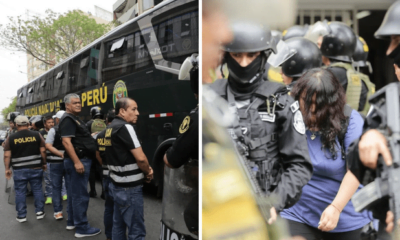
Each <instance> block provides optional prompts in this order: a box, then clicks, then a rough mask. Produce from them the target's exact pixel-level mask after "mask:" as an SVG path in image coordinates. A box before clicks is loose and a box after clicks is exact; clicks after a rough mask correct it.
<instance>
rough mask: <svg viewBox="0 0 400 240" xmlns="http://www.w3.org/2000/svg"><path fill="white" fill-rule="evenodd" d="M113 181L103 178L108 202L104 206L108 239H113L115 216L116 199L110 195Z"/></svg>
mask: <svg viewBox="0 0 400 240" xmlns="http://www.w3.org/2000/svg"><path fill="white" fill-rule="evenodd" d="M110 182H111V180H110V178H109V177H105V178H103V188H104V197H105V198H106V202H105V204H104V228H105V234H106V237H107V238H109V239H111V238H112V227H113V215H114V199H113V197H112V195H111V193H110V188H109V184H110Z"/></svg>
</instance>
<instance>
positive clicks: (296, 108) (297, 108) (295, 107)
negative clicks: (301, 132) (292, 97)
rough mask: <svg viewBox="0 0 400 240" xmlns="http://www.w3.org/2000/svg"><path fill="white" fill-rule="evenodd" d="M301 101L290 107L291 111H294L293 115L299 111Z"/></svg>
mask: <svg viewBox="0 0 400 240" xmlns="http://www.w3.org/2000/svg"><path fill="white" fill-rule="evenodd" d="M299 108H300V106H299V101H296V102H294V103H292V105H290V110H292V113H295V112H296V111H297V110H299Z"/></svg>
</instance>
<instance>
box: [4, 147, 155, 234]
mask: <svg viewBox="0 0 400 240" xmlns="http://www.w3.org/2000/svg"><path fill="white" fill-rule="evenodd" d="M4 172H5V171H4V158H3V148H2V147H0V239H5V240H7V239H8V240H25V239H26V240H28V239H29V240H36V239H40V240H58V239H75V237H74V234H75V231H67V230H66V229H65V227H66V219H67V213H66V207H67V201H63V215H64V219H63V220H59V221H56V220H55V219H54V218H53V212H54V211H53V205H45V212H46V216H45V217H44V219H42V220H37V219H36V216H35V209H34V204H33V202H34V200H33V197H27V201H26V202H27V211H28V214H27V222H24V223H19V222H17V220H15V218H16V217H17V211H16V210H15V205H10V204H8V193H6V192H5V184H6V178H5V174H4ZM43 187H44V182H43ZM96 191H97V194H98V196H97V197H96V198H90V201H89V209H88V211H87V214H88V220H89V224H90V225H91V226H93V227H97V228H100V229H101V233H100V234H99V235H97V236H94V237H89V238H85V239H93V240H95V239H103V240H105V239H106V236H105V234H104V223H103V217H104V200H103V199H101V198H100V194H101V184H100V182H99V181H96ZM161 209H162V202H161V199H158V198H156V196H155V194H154V193H153V192H147V191H145V192H144V220H145V225H146V232H147V234H146V239H150V240H157V239H159V236H160V226H161V225H160V219H161Z"/></svg>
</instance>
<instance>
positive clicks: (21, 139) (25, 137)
mask: <svg viewBox="0 0 400 240" xmlns="http://www.w3.org/2000/svg"><path fill="white" fill-rule="evenodd" d="M15 122H16V126H17V129H18V132H16V133H14V134H12V135H11V136H9V137H8V138H7V140H6V143H5V146H4V166H5V170H6V171H5V175H6V178H7V179H10V178H11V176H12V175H13V174H14V177H13V178H14V187H15V203H16V209H17V212H18V216H17V221H18V222H21V223H22V222H26V213H27V211H26V191H27V188H26V187H27V183H28V182H29V183H30V185H31V187H32V191H33V195H34V198H35V210H36V218H37V219H42V218H43V217H44V215H45V213H44V197H43V190H42V178H43V169H44V170H45V169H46V150H45V145H44V139H43V137H42V136H41V135H40V134H39V133H37V132H32V131H29V130H28V124H29V121H28V118H27V117H26V116H18V117H16V119H15ZM10 167H13V169H14V172H12V171H11V170H10Z"/></svg>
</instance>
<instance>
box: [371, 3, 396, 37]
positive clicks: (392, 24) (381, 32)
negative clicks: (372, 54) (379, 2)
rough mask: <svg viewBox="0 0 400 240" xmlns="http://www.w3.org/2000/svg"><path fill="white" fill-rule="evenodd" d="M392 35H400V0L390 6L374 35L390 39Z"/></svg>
mask: <svg viewBox="0 0 400 240" xmlns="http://www.w3.org/2000/svg"><path fill="white" fill-rule="evenodd" d="M391 35H400V1H396V2H394V3H393V4H392V6H390V8H389V10H388V11H387V12H386V14H385V18H384V19H383V22H382V24H381V26H380V27H379V29H378V30H377V31H376V32H375V34H374V36H375V37H376V38H381V39H389V38H390V36H391Z"/></svg>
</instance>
